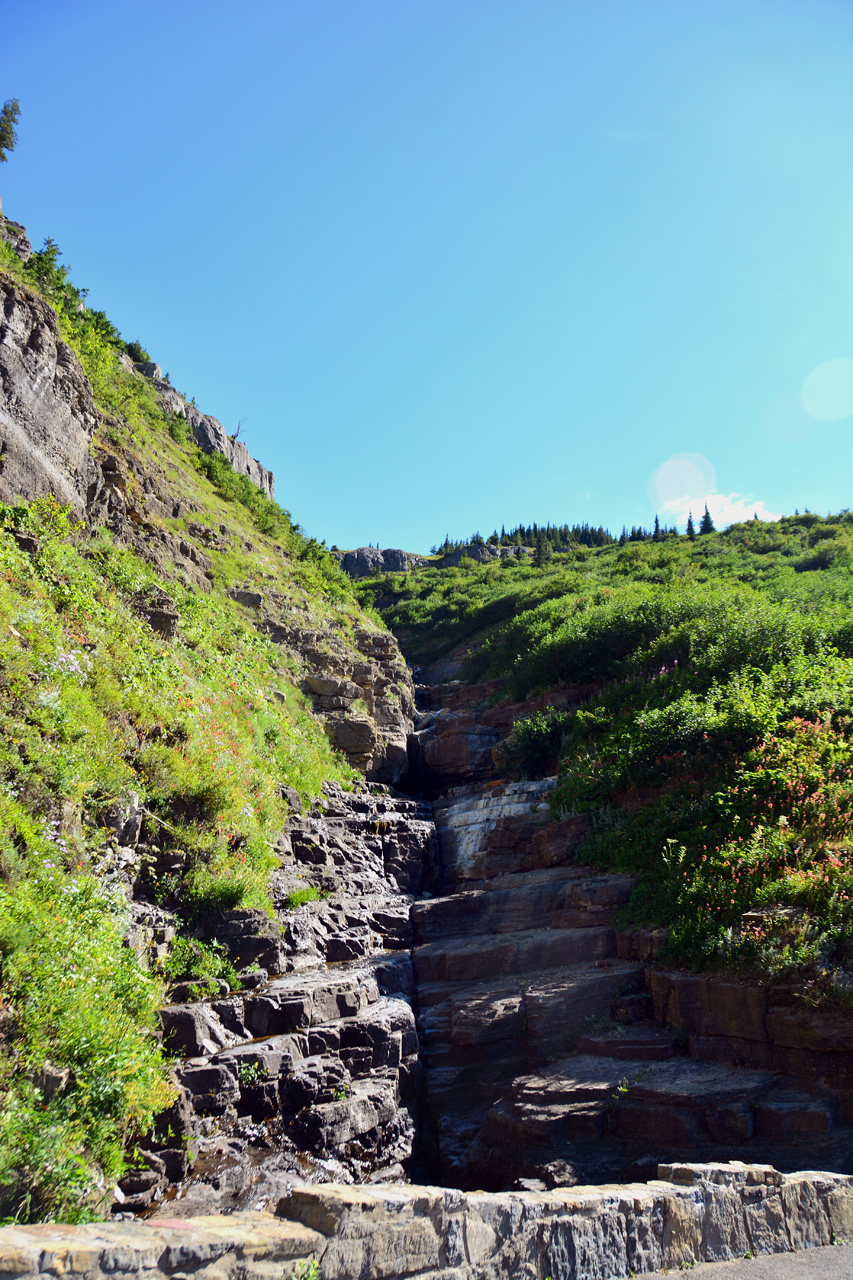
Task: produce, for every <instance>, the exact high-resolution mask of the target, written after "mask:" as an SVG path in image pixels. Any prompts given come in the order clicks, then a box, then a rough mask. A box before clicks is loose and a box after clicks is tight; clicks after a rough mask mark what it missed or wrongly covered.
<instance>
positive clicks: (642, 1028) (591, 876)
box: [412, 673, 853, 1190]
mask: <svg viewBox="0 0 853 1280" xmlns="http://www.w3.org/2000/svg"><path fill="white" fill-rule="evenodd" d="M441 674H443V673H441ZM494 692H495V690H494V689H491V688H490V687H488V686H479V687H478V686H465V685H462V684H459V683H458V682H452V683H451V684H444V685H440V686H437V687H436V686H434V687H432V688H426V689H423V688H421V689H419V690H418V700H419V703H420V704H421V706H422V707H423V706H426V708H427V709H426V710H425V711H423V712H422V713H421V715H420V716H419V719H418V722H417V724H418V727H417V730H416V734H417V737H418V739H419V741H418V744H417V747H416V753H417V754H416V758H419V759H420V760H421V761H431V762H433V763H432V768H431V772H430V773H429V774H428V775H427V776H428V777H429V778H430V780H431V783H432V786H433V787H434V788H436V789H437V788H438V787H440V785H441V783H442V781H443V782H444V783H445V787H446V784H447V782H448V781H455V780H456V779H457V778H458V777H459V776H460V772H461V771H462V770H463V769H464V770H466V771H467V775H468V777H469V778H472V777H473V778H475V779H476V780H472V781H468V782H467V783H466V785H464V786H460V787H451V788H450V789H445V790H443V791H442V792H441V793H440V794H439V795H438V796H437V797H436V798H435V800H434V802H433V811H434V816H435V822H436V829H437V832H438V836H439V843H440V848H441V855H442V866H441V880H440V896H439V897H436V898H434V899H432V900H428V901H420V902H415V903H414V904H413V907H412V922H413V937H414V944H415V945H414V953H413V954H414V965H415V974H416V978H417V984H418V985H417V995H418V1007H419V1015H418V1016H419V1028H420V1033H421V1045H422V1061H423V1066H424V1077H425V1081H426V1091H427V1104H428V1112H429V1116H430V1120H431V1123H432V1125H433V1126H434V1132H435V1135H436V1152H437V1167H438V1170H439V1172H440V1176H441V1179H442V1180H443V1181H445V1182H446V1183H449V1184H450V1185H454V1186H462V1187H472V1186H477V1187H487V1188H490V1189H496V1190H497V1189H499V1188H506V1187H510V1186H519V1187H524V1186H530V1187H538V1188H545V1187H555V1186H564V1185H574V1184H577V1183H584V1182H602V1181H611V1180H613V1179H616V1178H625V1177H637V1176H639V1177H648V1176H653V1173H654V1169H655V1167H656V1164H657V1162H658V1161H659V1160H663V1159H666V1160H669V1159H682V1160H683V1159H690V1158H700V1159H707V1160H729V1159H731V1158H734V1157H738V1156H741V1155H743V1154H745V1153H750V1154H751V1158H753V1159H760V1160H769V1159H772V1160H775V1161H776V1162H777V1163H778V1164H779V1166H780V1167H782V1168H786V1169H796V1168H798V1167H801V1166H802V1164H803V1162H804V1161H805V1162H806V1163H808V1164H809V1165H812V1166H815V1167H825V1168H833V1169H839V1170H845V1171H846V1170H847V1169H849V1168H850V1167H851V1161H853V1141H851V1139H853V1134H851V1130H850V1129H849V1128H848V1127H847V1112H848V1108H849V1102H848V1098H849V1074H848V1066H847V1058H848V1054H849V1047H848V1046H849V1028H848V1026H847V1022H846V1020H842V1019H839V1018H835V1019H829V1020H828V1021H829V1022H832V1023H833V1026H834V1027H835V1031H833V1030H832V1028H829V1027H828V1026H826V1025H824V1024H826V1023H827V1017H826V1015H818V1016H810V1015H809V1014H808V1012H807V1011H802V1010H799V1011H796V1012H795V1011H793V1010H791V1009H788V1010H781V1009H780V1010H775V1009H772V1008H770V1007H769V1002H768V998H767V995H766V993H764V992H762V991H760V990H758V989H753V988H748V987H747V986H746V985H745V984H740V983H732V982H729V983H726V982H725V981H722V980H721V979H719V978H715V977H714V976H713V975H694V974H681V975H679V974H672V973H666V972H665V971H662V970H660V969H658V968H650V967H649V960H652V959H653V958H654V955H655V951H656V948H657V945H658V943H659V941H660V939H659V938H658V937H656V936H655V935H648V936H647V935H645V934H642V933H637V932H636V931H634V932H632V931H624V932H622V931H620V930H619V929H618V928H617V927H616V926H615V924H614V916H615V914H616V913H617V912H618V909H619V908H620V907H621V906H623V905H624V904H625V903H627V901H628V899H629V898H630V895H631V892H632V888H633V885H632V881H631V879H630V877H627V876H620V875H605V874H602V873H600V872H596V871H595V870H593V869H592V868H589V867H584V866H583V865H582V864H580V859H581V858H582V841H583V838H584V836H585V834H586V830H587V820H586V819H584V818H582V817H580V818H569V819H567V820H565V821H562V822H554V821H552V820H551V818H550V806H549V803H548V799H549V795H550V792H551V790H552V789H553V786H554V780H553V779H552V780H548V779H546V780H544V781H542V782H535V783H524V782H519V783H505V782H500V781H498V780H496V779H495V776H494V775H495V773H496V765H495V753H493V752H492V751H488V752H487V750H486V748H485V747H484V745H483V742H482V738H481V737H480V735H481V734H482V732H483V730H484V729H487V730H489V731H491V732H493V733H494V736H495V738H496V739H498V740H499V739H500V737H501V736H502V735H503V734H504V733H505V732H506V730H507V728H508V727H509V725H510V724H511V723H512V720H513V719H514V718H515V717H517V716H519V715H521V714H529V711H530V710H531V709H536V708H535V707H534V708H531V707H529V705H527V704H526V705H525V707H524V708H523V709H522V708H521V707H519V706H515V707H512V706H509V705H507V704H503V705H497V706H491V707H490V706H488V705H484V704H486V703H487V700H488V698H489V696H490V694H493V693H494ZM580 696H582V691H580V690H566V691H563V695H562V697H563V705H567V703H568V700H570V699H573V698H579V697H580ZM549 701H551V702H552V704H553V703H554V702H556V698H555V697H553V696H550V697H549ZM460 741H461V742H463V743H464V746H463V747H461V748H460V745H459V744H460ZM496 754H497V757H498V758H499V752H498V753H496ZM478 775H479V776H478ZM794 1024H796V1027H795V1025H794ZM688 1054H689V1055H690V1056H688ZM745 1064H749V1066H747V1065H745ZM756 1068H764V1069H763V1070H762V1069H756ZM804 1144H805V1145H806V1147H807V1151H808V1155H805V1153H804Z"/></svg>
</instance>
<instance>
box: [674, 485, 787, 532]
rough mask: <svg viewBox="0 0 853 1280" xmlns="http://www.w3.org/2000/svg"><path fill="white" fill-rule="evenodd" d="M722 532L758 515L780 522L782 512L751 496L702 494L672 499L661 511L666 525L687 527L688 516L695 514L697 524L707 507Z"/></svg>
mask: <svg viewBox="0 0 853 1280" xmlns="http://www.w3.org/2000/svg"><path fill="white" fill-rule="evenodd" d="M706 502H707V504H708V510H709V511H710V513H711V516H712V518H713V521H714V524H715V525H716V527H717V528H718V529H725V528H727V527H728V525H730V524H738V523H739V522H740V521H742V520H751V519H752V517H753V516H755V515H757V516H758V518H759V520H778V519H779V518H780V516H781V515H782V512H781V511H770V510H768V508H767V507H766V506H765V505H764V503H763V502H762V501H761V500H760V499H759V498H755V497H753V496H752V495H750V494H747V493H702V494H696V493H693V494H684V495H682V496H680V497H677V498H671V499H670V500H669V502H665V503H664V504H663V506H662V507H661V508H660V510H659V511H658V515H659V516H660V517H661V520H662V521H663V522H664V524H666V523H668V522H670V521H673V520H674V521H675V523H676V524H678V525H681V526H683V525H686V523H687V515H688V512H691V511H692V512H693V521H694V523H695V525H696V526H697V528H698V526H699V521H700V520H701V518H702V514H703V512H704V510H705V503H706Z"/></svg>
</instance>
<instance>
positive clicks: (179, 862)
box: [0, 243, 370, 1220]
mask: <svg viewBox="0 0 853 1280" xmlns="http://www.w3.org/2000/svg"><path fill="white" fill-rule="evenodd" d="M0 268H2V269H3V270H4V271H5V272H6V273H7V274H10V275H12V276H13V278H14V279H15V280H16V281H17V282H18V283H19V284H20V285H22V286H23V287H25V288H30V289H33V290H36V291H38V292H40V293H41V295H42V296H43V297H45V298H46V299H47V300H48V301H49V302H50V303H51V304H52V305H53V306H54V307H55V309H56V312H57V315H58V317H59V321H60V325H61V328H62V332H63V334H64V336H65V337H66V339H67V340H68V341H69V343H70V344H71V345H72V346H73V347H74V349H75V350H76V351H77V353H78V354H79V356H80V359H81V361H82V363H83V365H84V368H85V369H86V372H87V374H88V375H89V378H90V380H91V383H92V386H93V389H94V393H95V398H96V403H97V405H98V407H99V409H100V410H101V413H102V420H101V426H100V429H99V433H98V436H97V437H96V440H95V441H94V444H93V450H94V452H95V454H96V456H104V455H105V454H106V453H109V454H111V455H113V456H114V457H116V458H117V459H118V463H119V465H120V467H121V470H122V472H123V473H124V474H125V476H126V477H127V483H128V501H131V500H132V499H133V493H134V491H135V489H136V488H137V487H138V483H139V476H140V475H141V474H145V475H150V474H154V475H156V476H157V477H158V484H159V485H160V487H161V490H163V491H165V492H167V493H168V494H169V497H170V500H171V499H174V501H175V503H176V504H180V509H181V510H182V511H183V512H184V513H185V514H183V515H182V516H181V517H180V518H176V519H171V518H167V517H163V518H160V519H157V520H156V521H155V524H156V526H157V527H158V528H159V527H162V528H163V529H165V530H167V531H168V532H169V533H170V534H173V535H175V536H176V537H179V538H180V539H182V540H185V541H186V542H187V543H190V544H192V545H193V546H197V547H198V549H199V553H200V554H201V553H203V555H204V556H205V557H206V561H205V562H206V563H208V562H209V564H210V570H209V579H208V580H206V582H207V583H208V585H209V588H210V589H209V590H208V591H204V590H199V589H198V583H196V584H195V589H193V587H192V585H191V584H190V583H189V582H188V581H185V580H184V579H183V578H182V576H181V574H180V573H179V572H177V571H176V568H175V565H174V564H171V565H170V564H169V563H168V561H167V560H164V559H163V557H162V555H161V556H160V558H159V560H158V558H157V556H156V555H147V554H143V552H145V551H146V548H145V545H144V543H143V541H141V540H139V539H138V540H137V546H136V549H133V548H132V547H130V546H128V545H122V544H121V543H120V541H117V540H116V538H115V537H114V536H113V535H112V534H111V533H110V532H109V531H108V530H107V529H105V528H100V529H96V530H94V531H88V530H87V529H86V528H85V527H83V526H82V525H74V524H73V523H72V522H71V520H70V518H69V514H68V512H67V511H65V510H63V509H61V508H60V507H59V506H58V505H57V504H56V503H55V502H54V501H52V500H50V499H46V500H41V501H37V502H34V503H33V504H31V505H29V506H27V505H18V506H0V686H2V701H0V730H2V732H0V966H2V968H0V977H1V978H2V1000H1V1001H0V1091H1V1092H2V1103H0V1217H3V1216H6V1217H7V1218H18V1219H32V1218H39V1217H44V1216H52V1217H59V1218H64V1219H66V1220H68V1219H72V1220H73V1219H75V1218H79V1217H85V1216H87V1215H90V1214H92V1213H97V1211H98V1206H99V1200H100V1198H101V1197H102V1196H104V1195H107V1194H109V1192H110V1189H111V1186H112V1184H113V1183H114V1180H115V1177H116V1176H117V1175H118V1174H119V1173H120V1172H121V1171H122V1169H123V1168H124V1167H125V1164H126V1161H127V1158H128V1157H127V1151H128V1150H129V1149H131V1148H132V1143H133V1139H134V1135H138V1134H140V1133H142V1132H144V1131H145V1130H146V1128H147V1127H148V1126H149V1125H150V1123H151V1119H152V1116H153V1115H154V1114H155V1113H156V1112H157V1111H158V1110H160V1109H162V1108H163V1107H165V1106H167V1105H168V1104H169V1103H170V1102H171V1101H172V1098H173V1089H172V1087H171V1085H170V1083H169V1079H168V1064H167V1063H166V1062H165V1061H164V1060H163V1057H162V1055H161V1052H160V1050H159V1049H158V1047H157V1044H156V1041H155V1039H154V1035H153V1032H154V1029H155V1026H156V1011H157V1008H158V1006H159V1004H160V1003H162V998H163V981H164V979H165V978H166V977H180V976H190V977H196V976H200V975H202V974H204V973H209V974H217V973H220V974H222V973H224V974H225V976H233V974H232V973H231V972H230V971H229V970H228V966H227V964H226V963H225V961H224V958H223V956H222V955H221V954H220V953H219V952H218V951H217V950H216V948H215V947H211V946H205V945H203V944H202V943H199V942H198V941H196V940H194V939H192V938H191V936H190V935H191V933H192V931H193V929H194V927H195V925H196V924H197V923H198V922H199V921H203V920H205V919H207V918H209V917H210V915H211V913H213V912H215V911H216V910H218V909H219V908H223V907H224V908H228V907H234V906H237V905H243V906H264V905H265V904H266V902H267V882H268V877H269V872H270V869H271V867H272V866H273V865H274V861H275V856H274V851H273V850H274V845H275V843H276V840H277V838H278V835H279V832H280V831H281V828H282V824H283V821H284V818H285V816H286V813H287V802H286V800H285V798H284V794H285V793H284V791H283V790H282V785H283V784H284V785H286V786H288V787H291V788H294V789H295V790H297V791H299V792H300V793H302V795H303V796H311V795H316V794H317V793H318V792H319V789H320V786H321V783H322V782H323V780H324V779H327V778H338V779H341V780H343V781H346V780H347V779H349V778H351V777H352V771H351V770H350V768H349V766H348V765H347V764H346V762H345V761H343V760H342V759H341V758H339V757H338V756H337V755H336V754H335V753H334V752H333V751H332V749H331V748H330V746H329V744H328V741H327V739H326V737H325V735H324V733H323V731H322V728H321V726H320V724H319V722H318V721H317V720H316V718H315V717H314V716H313V715H312V714H311V713H310V711H309V710H308V708H307V707H306V705H305V704H304V701H303V698H302V695H301V693H300V692H299V690H298V687H297V683H296V675H297V660H296V658H295V657H294V656H292V655H290V656H289V655H288V651H287V650H286V649H283V648H282V647H280V646H276V645H274V644H273V643H272V642H271V641H270V640H269V639H267V638H266V637H265V636H264V635H263V634H261V633H259V632H258V630H257V629H256V628H255V626H254V625H253V623H252V618H251V616H250V614H249V613H248V611H247V610H246V609H244V608H242V607H241V606H240V605H239V604H238V603H235V602H234V601H233V600H231V599H229V598H228V597H227V596H226V594H225V592H226V590H227V589H228V588H230V587H233V586H234V585H235V584H238V585H239V586H241V587H250V588H254V589H262V590H263V592H264V593H265V597H266V598H267V599H268V600H269V601H272V602H275V610H276V611H277V616H278V617H279V618H280V619H282V621H284V622H285V623H286V624H288V625H291V624H292V625H295V626H299V627H302V628H316V629H319V630H324V629H325V630H326V631H327V632H330V633H334V635H335V636H336V638H337V639H338V640H340V641H341V642H343V643H346V641H347V637H348V636H349V635H350V633H351V631H352V628H353V627H354V626H355V625H356V624H358V625H359V626H362V627H363V626H364V625H365V616H364V613H363V611H362V610H361V609H360V607H359V605H358V604H357V602H356V601H355V599H354V596H353V593H352V589H351V586H350V583H349V581H348V579H346V578H345V577H344V575H343V574H342V573H341V572H340V570H339V569H338V567H337V565H336V563H335V562H334V561H333V560H332V559H331V558H330V557H329V556H328V555H327V554H326V552H325V550H324V548H323V547H322V546H321V545H319V544H318V543H317V542H316V541H313V540H311V539H309V538H307V537H306V536H305V535H304V534H303V533H302V532H301V531H300V530H299V528H298V527H297V526H295V525H294V524H293V523H292V521H291V519H290V517H289V515H288V513H287V512H286V511H285V510H283V509H282V508H281V507H279V506H278V505H277V504H276V503H274V502H272V501H270V500H269V499H267V498H266V497H265V496H264V495H263V494H262V493H260V492H259V491H258V490H257V489H255V488H254V487H253V486H252V485H251V484H249V482H248V481H247V480H246V479H245V477H240V476H237V475H236V474H235V473H234V472H233V471H232V470H231V468H230V466H229V465H228V463H227V462H226V461H225V460H224V459H223V458H221V457H212V458H211V457H205V456H204V455H203V454H201V453H200V452H199V450H198V449H197V448H196V447H195V445H194V443H193V442H192V441H191V439H190V437H189V432H188V430H187V427H186V423H185V421H183V420H182V419H180V418H175V417H172V416H170V415H168V414H166V413H165V412H164V411H163V410H162V409H161V407H160V404H159V401H158V399H157V397H156V395H155V394H154V392H153V390H152V389H151V387H150V384H148V383H146V382H145V381H144V380H143V379H142V378H140V377H139V376H138V375H137V374H135V373H133V372H131V371H130V370H129V369H128V368H127V367H126V364H125V363H123V362H122V360H121V355H122V354H123V352H124V351H125V344H124V342H123V341H122V339H121V338H120V336H119V335H118V334H117V332H116V331H115V329H114V328H113V327H112V325H110V323H109V321H108V320H107V319H106V317H104V316H103V315H100V314H99V313H97V312H92V311H90V310H88V309H86V308H85V303H84V299H85V295H84V294H83V292H82V291H79V290H77V289H75V288H74V286H73V285H71V283H70V281H69V280H68V278H67V273H65V271H64V269H62V268H60V267H59V265H58V255H57V252H56V250H55V247H52V246H50V245H49V246H48V247H47V248H46V250H45V251H43V253H42V254H40V255H35V257H34V258H33V259H32V260H31V262H30V263H29V264H28V265H27V266H26V267H24V266H23V265H22V264H21V263H20V261H19V260H18V259H17V258H16V257H15V256H14V254H12V253H11V251H10V250H8V249H7V247H6V246H5V245H4V244H2V243H0ZM134 345H135V344H134ZM170 509H171V508H170ZM176 509H177V507H176ZM152 545H153V546H156V539H155V540H154V541H153V542H152ZM164 598H167V599H168V601H169V607H170V609H173V611H174V612H175V613H177V615H178V617H179V620H180V622H179V627H178V631H177V634H176V635H175V637H174V638H172V639H164V638H162V637H161V636H160V635H158V634H157V633H156V632H155V631H154V630H153V629H152V627H151V626H150V625H149V621H148V616H147V611H148V610H149V608H150V607H151V606H152V604H153V605H157V603H158V601H159V602H162V600H163V599H164ZM368 625H370V624H369V623H368ZM139 807H141V808H142V810H143V811H144V826H143V841H144V844H145V847H146V849H147V851H148V853H147V855H146V856H147V859H148V862H147V871H146V869H145V867H143V878H144V877H145V876H147V892H148V894H149V896H150V897H151V899H152V901H155V902H157V903H159V904H161V905H163V906H164V907H167V908H169V909H171V910H172V911H174V912H175V913H176V914H177V917H178V921H179V924H180V927H181V930H182V933H181V936H179V939H178V942H177V943H176V945H175V946H174V947H173V948H172V952H171V954H170V955H169V956H167V957H165V959H164V960H163V963H162V966H161V968H160V970H149V969H146V968H144V967H142V966H141V965H140V963H139V961H138V960H137V958H136V956H135V955H134V954H133V952H132V951H130V950H129V949H128V948H127V947H126V946H125V945H124V941H123V938H124V934H125V930H126V925H127V911H128V905H127V899H126V896H125V894H124V892H122V891H121V887H120V881H119V879H118V876H117V875H116V865H115V864H116V855H115V849H116V845H117V844H118V842H119V841H118V834H117V832H118V829H119V828H120V827H121V822H122V820H123V815H126V814H127V812H128V811H130V810H134V809H135V810H136V811H137V812H138V810H139Z"/></svg>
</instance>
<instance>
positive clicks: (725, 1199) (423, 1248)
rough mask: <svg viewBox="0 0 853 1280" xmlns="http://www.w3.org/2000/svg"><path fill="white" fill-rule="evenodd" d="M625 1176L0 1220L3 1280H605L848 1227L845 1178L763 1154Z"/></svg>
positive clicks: (799, 1244)
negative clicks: (167, 1211) (780, 1169)
mask: <svg viewBox="0 0 853 1280" xmlns="http://www.w3.org/2000/svg"><path fill="white" fill-rule="evenodd" d="M659 1174H660V1177H659V1178H658V1179H656V1180H654V1181H652V1182H648V1183H633V1184H626V1185H624V1186H615V1185H611V1186H603V1187H572V1188H571V1189H569V1188H557V1189H555V1190H553V1191H550V1192H546V1193H538V1194H537V1193H529V1192H507V1193H505V1194H501V1195H488V1194H486V1193H485V1192H474V1193H470V1194H468V1195H465V1194H463V1193H462V1192H460V1191H453V1190H445V1189H443V1188H438V1187H423V1186H404V1187H341V1186H322V1187H299V1188H296V1189H295V1190H293V1191H292V1192H291V1193H290V1194H289V1195H287V1196H285V1197H284V1198H283V1199H282V1200H280V1201H279V1204H278V1207H277V1210H276V1212H275V1214H269V1213H237V1214H232V1215H229V1216H227V1217H215V1216H207V1217H199V1218H188V1219H184V1220H178V1219H170V1218H168V1217H165V1216H164V1217H160V1218H152V1219H149V1221H148V1222H139V1221H125V1222H111V1223H96V1224H91V1225H87V1226H76V1227H73V1226H57V1225H54V1224H44V1225H41V1226H33V1227H5V1228H3V1229H2V1230H0V1273H2V1275H3V1276H4V1277H9V1278H11V1277H14V1276H35V1275H53V1276H56V1275H62V1276H64V1277H65V1280H102V1278H105V1277H107V1276H109V1277H110V1280H124V1278H125V1277H127V1280H130V1278H131V1277H133V1280H138V1278H139V1277H140V1276H143V1275H144V1276H146V1277H149V1280H159V1278H160V1277H167V1276H168V1277H175V1278H177V1277H178V1276H181V1277H183V1276H186V1275H187V1274H189V1273H192V1274H194V1275H195V1276H197V1277H199V1280H201V1278H202V1277H209V1280H231V1278H232V1277H233V1280H252V1278H253V1277H258V1280H262V1278H263V1280H269V1278H270V1277H273V1276H278V1277H281V1278H282V1280H286V1278H287V1277H289V1276H299V1275H300V1274H302V1275H304V1274H305V1272H306V1270H307V1266H308V1265H310V1262H311V1261H316V1262H317V1264H318V1271H319V1275H320V1276H321V1277H323V1280H356V1277H358V1278H359V1280H392V1278H393V1280H404V1278H405V1277H410V1276H411V1277H419V1280H438V1277H439V1276H441V1277H442V1280H480V1278H481V1277H484V1276H488V1277H491V1280H510V1277H511V1278H512V1280H540V1278H541V1277H543V1276H550V1277H553V1280H608V1278H609V1277H612V1278H613V1280H617V1277H623V1276H629V1275H642V1274H645V1273H648V1272H652V1271H657V1270H661V1269H665V1268H670V1267H684V1266H687V1267H689V1266H691V1265H692V1264H694V1263H696V1262H702V1261H708V1262H720V1261H728V1260H731V1259H735V1258H741V1257H744V1256H745V1255H753V1256H755V1255H759V1254H771V1253H787V1252H791V1251H792V1250H801V1249H810V1248H815V1247H818V1246H821V1245H828V1244H831V1243H834V1242H835V1241H836V1240H837V1239H838V1238H839V1237H849V1236H850V1234H851V1232H853V1178H850V1177H845V1176H843V1175H841V1174H828V1173H796V1174H789V1175H784V1174H780V1173H777V1172H776V1170H775V1169H773V1168H771V1167H770V1166H768V1165H745V1164H738V1163H732V1164H729V1165H691V1164H685V1165H662V1166H661V1167H660V1169H659Z"/></svg>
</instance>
